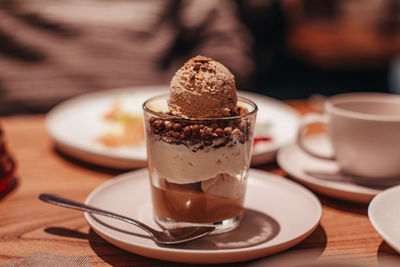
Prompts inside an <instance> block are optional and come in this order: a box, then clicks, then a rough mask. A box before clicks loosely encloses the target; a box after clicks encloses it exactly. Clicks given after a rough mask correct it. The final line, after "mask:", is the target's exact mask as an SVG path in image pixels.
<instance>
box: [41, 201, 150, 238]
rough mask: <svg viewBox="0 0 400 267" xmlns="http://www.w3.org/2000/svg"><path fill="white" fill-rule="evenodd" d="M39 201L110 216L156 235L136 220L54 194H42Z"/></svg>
mask: <svg viewBox="0 0 400 267" xmlns="http://www.w3.org/2000/svg"><path fill="white" fill-rule="evenodd" d="M39 199H40V200H42V201H44V202H47V203H50V204H54V205H57V206H61V207H65V208H70V209H76V210H82V211H86V212H89V213H96V214H100V215H104V216H108V217H111V218H114V219H118V220H121V221H124V222H127V223H130V224H133V225H136V226H138V227H139V228H142V229H143V230H145V231H146V232H147V233H149V234H151V235H152V236H154V233H155V232H156V230H154V229H152V228H150V227H148V226H147V225H145V224H143V223H141V222H139V221H137V220H134V219H131V218H128V217H125V216H122V215H119V214H116V213H113V212H110V211H106V210H102V209H98V208H95V207H92V206H89V205H85V204H83V203H80V202H76V201H74V200H70V199H66V198H62V197H59V196H56V195H52V194H40V195H39Z"/></svg>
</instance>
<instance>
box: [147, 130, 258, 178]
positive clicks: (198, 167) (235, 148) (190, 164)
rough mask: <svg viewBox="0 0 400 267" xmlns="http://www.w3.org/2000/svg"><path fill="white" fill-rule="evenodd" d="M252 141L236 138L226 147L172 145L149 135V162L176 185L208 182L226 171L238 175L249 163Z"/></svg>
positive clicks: (161, 175)
mask: <svg viewBox="0 0 400 267" xmlns="http://www.w3.org/2000/svg"><path fill="white" fill-rule="evenodd" d="M249 146H251V142H244V143H243V144H242V143H240V142H239V140H238V139H237V138H235V139H233V140H232V141H231V142H230V143H228V144H226V145H225V146H220V147H218V148H214V147H212V146H209V147H204V148H202V149H198V147H196V146H193V147H190V146H185V145H183V144H170V143H167V142H165V141H163V140H160V139H156V138H150V140H148V146H147V153H148V158H149V165H151V166H153V167H154V168H155V169H156V170H157V172H158V174H159V176H160V178H165V179H167V181H168V182H171V183H176V184H188V183H196V182H201V181H205V180H208V179H211V178H214V177H216V176H217V175H218V174H221V173H225V174H228V175H231V176H233V177H236V176H237V175H238V174H240V173H242V172H243V170H244V169H245V168H246V166H248V165H249V161H250V158H251V154H250V151H251V149H250V147H249Z"/></svg>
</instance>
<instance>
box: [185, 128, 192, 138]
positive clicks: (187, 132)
mask: <svg viewBox="0 0 400 267" xmlns="http://www.w3.org/2000/svg"><path fill="white" fill-rule="evenodd" d="M183 133H184V134H185V136H191V135H192V128H190V127H189V126H186V127H185V128H183Z"/></svg>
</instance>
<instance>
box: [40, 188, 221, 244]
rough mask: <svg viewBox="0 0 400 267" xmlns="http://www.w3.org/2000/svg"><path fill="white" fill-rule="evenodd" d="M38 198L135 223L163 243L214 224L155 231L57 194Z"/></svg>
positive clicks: (185, 238) (200, 233)
mask: <svg viewBox="0 0 400 267" xmlns="http://www.w3.org/2000/svg"><path fill="white" fill-rule="evenodd" d="M39 199H40V200H43V201H45V202H48V203H50V204H54V205H58V206H61V207H65V208H71V209H77V210H82V211H87V212H89V213H96V214H100V215H104V216H108V217H111V218H114V219H118V220H121V221H124V222H127V223H130V224H133V225H136V226H137V227H139V228H141V229H143V230H144V231H146V232H147V233H149V234H150V236H151V238H152V239H153V240H154V241H155V242H156V243H159V244H164V245H171V244H179V243H184V242H188V241H191V240H194V239H198V238H201V237H203V236H206V235H207V234H209V233H211V232H212V231H214V230H215V227H214V226H199V227H195V226H193V227H182V228H175V229H170V230H164V231H157V230H155V229H153V228H151V227H149V226H147V225H145V224H144V223H141V222H139V221H137V220H134V219H131V218H128V217H125V216H122V215H119V214H115V213H113V212H110V211H105V210H101V209H98V208H95V207H91V206H88V205H85V204H83V203H79V202H76V201H73V200H70V199H66V198H62V197H59V196H55V195H51V194H40V195H39Z"/></svg>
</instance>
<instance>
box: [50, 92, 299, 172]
mask: <svg viewBox="0 0 400 267" xmlns="http://www.w3.org/2000/svg"><path fill="white" fill-rule="evenodd" d="M168 92H169V87H168V86H148V87H132V88H125V89H114V90H107V91H100V92H94V93H89V94H85V95H82V96H78V97H75V98H72V99H70V100H67V101H65V102H62V103H61V104H59V105H57V106H56V107H54V108H53V109H52V110H51V111H50V112H49V113H48V114H47V117H46V128H47V131H48V133H49V135H50V137H51V138H52V139H53V140H54V142H55V144H56V146H57V147H58V148H59V150H61V151H62V152H64V153H66V154H68V155H70V156H73V157H75V158H78V159H80V160H83V161H86V162H90V163H94V164H98V165H101V166H105V167H110V168H120V169H131V168H140V167H145V166H146V164H147V163H146V149H145V145H144V144H141V145H138V146H135V147H132V146H131V147H118V148H110V147H106V146H104V145H103V144H101V143H100V142H98V141H97V139H98V137H99V136H100V135H102V134H103V133H104V132H106V131H107V127H108V124H107V123H106V122H105V121H104V119H103V118H104V114H106V113H107V112H108V111H109V110H110V108H111V107H112V104H113V103H114V102H115V100H117V99H118V100H121V101H122V102H123V106H124V107H128V109H129V111H130V112H134V113H138V114H142V103H143V102H144V101H145V100H147V99H148V98H150V97H152V96H155V95H160V94H166V93H168ZM239 95H241V96H243V97H247V98H249V99H251V100H253V101H254V102H255V103H256V104H257V105H258V108H259V112H258V115H257V122H256V129H259V130H258V132H260V131H266V133H265V135H266V136H270V137H272V141H270V142H262V143H259V144H258V145H257V146H256V147H255V148H254V150H253V158H252V164H254V165H258V164H262V163H266V162H270V161H273V160H274V159H275V154H276V151H277V150H278V149H279V148H280V147H282V146H284V145H286V144H289V143H291V142H292V141H293V140H294V138H295V136H296V133H297V129H298V124H299V114H298V113H297V112H296V111H295V110H294V109H293V108H291V107H290V106H288V105H286V104H284V103H283V102H280V101H278V100H275V99H272V98H269V97H266V96H262V95H258V94H253V93H248V92H239ZM266 124H269V125H270V127H269V129H265V130H263V127H259V126H262V125H266ZM261 134H263V133H262V132H261Z"/></svg>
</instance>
